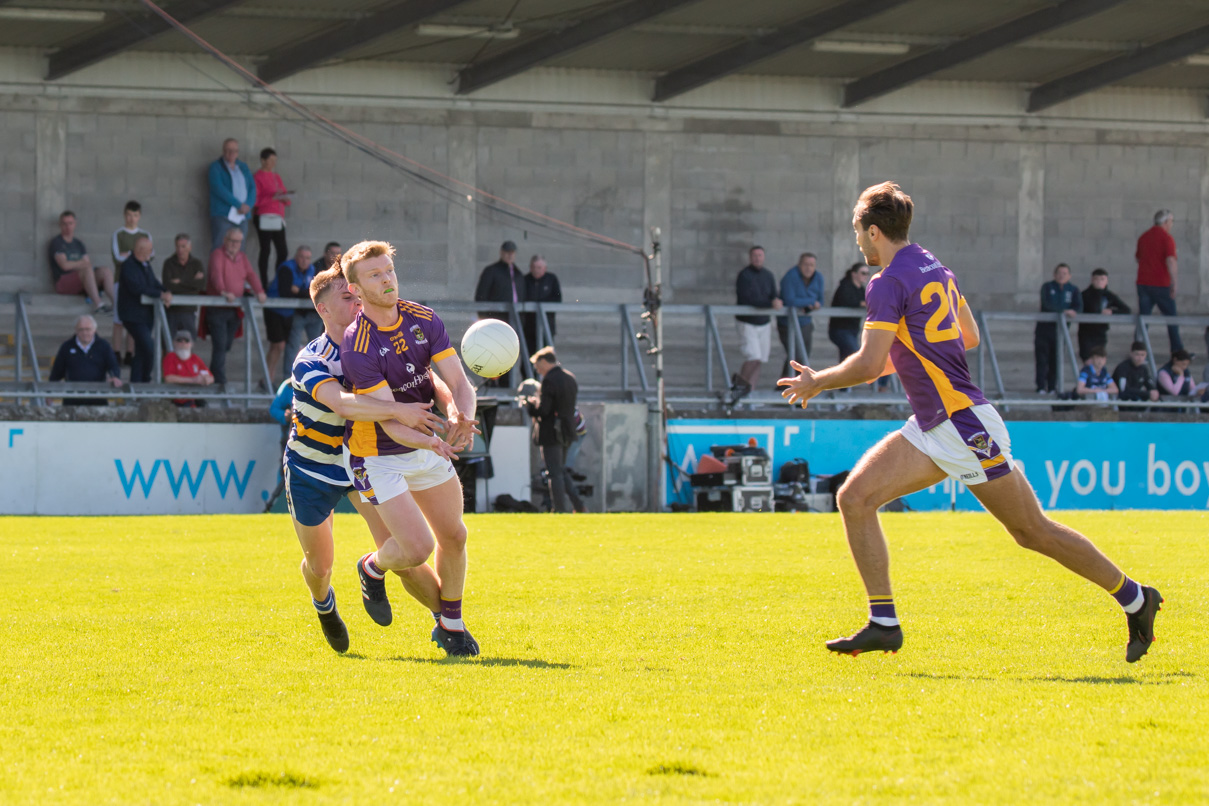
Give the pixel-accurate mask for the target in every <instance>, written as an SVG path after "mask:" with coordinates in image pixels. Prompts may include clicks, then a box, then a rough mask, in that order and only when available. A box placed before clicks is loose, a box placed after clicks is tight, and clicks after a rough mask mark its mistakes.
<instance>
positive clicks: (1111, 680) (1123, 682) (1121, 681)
mask: <svg viewBox="0 0 1209 806" xmlns="http://www.w3.org/2000/svg"><path fill="white" fill-rule="evenodd" d="M1189 677H1192V678H1196V677H1200V675H1197V674H1194V673H1193V672H1162V673H1160V674H1157V675H1154V676H1152V677H1142V676H1138V677H1132V676H1129V675H1117V676H1116V677H1102V676H1100V675H1085V676H1082V677H1061V676H1039V677H1020V678H1017V679H1018V680H1027V681H1031V682H1038V683H1090V684H1092V685H1097V686H1100V685H1108V686H1169V685H1171V684H1172V683H1177V682H1179V681H1180V680H1182V679H1185V678H1189Z"/></svg>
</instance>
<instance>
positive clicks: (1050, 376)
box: [1033, 263, 1083, 394]
mask: <svg viewBox="0 0 1209 806" xmlns="http://www.w3.org/2000/svg"><path fill="white" fill-rule="evenodd" d="M1041 310H1042V312H1043V313H1064V314H1065V316H1066V319H1067V320H1070V319H1073V318H1074V317H1075V315H1076V314H1078V313H1080V312H1081V311H1082V310H1083V296H1082V294H1080V293H1079V289H1078V288H1076V287H1075V284H1074V283H1072V282H1071V281H1070V266H1068V265H1066V264H1065V263H1059V264H1058V265H1057V266H1055V267H1054V279H1053V280H1050V281H1049V282H1048V283H1045V284H1044V285H1042V286H1041ZM1033 355H1034V357H1035V358H1036V359H1037V376H1036V377H1037V393H1038V394H1052V393H1053V392H1054V391H1055V387H1056V386H1057V383H1058V361H1059V360H1060V359H1059V358H1058V326H1057V325H1056V324H1055V323H1054V322H1052V321H1051V322H1038V323H1037V329H1036V330H1035V331H1033Z"/></svg>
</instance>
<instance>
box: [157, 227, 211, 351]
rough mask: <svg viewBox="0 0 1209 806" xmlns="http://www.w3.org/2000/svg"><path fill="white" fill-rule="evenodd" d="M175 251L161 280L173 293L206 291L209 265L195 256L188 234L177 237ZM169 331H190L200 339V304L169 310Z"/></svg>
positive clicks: (179, 306)
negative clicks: (198, 329)
mask: <svg viewBox="0 0 1209 806" xmlns="http://www.w3.org/2000/svg"><path fill="white" fill-rule="evenodd" d="M175 245H176V250H175V251H174V252H173V253H172V254H171V255H169V256H168V259H167V260H165V261H164V268H163V270H162V271H161V274H160V277H161V282H162V283H163V285H164V290H165V291H171V292H172V293H173V294H194V295H196V294H204V293H206V267H205V265H204V264H203V263H202V262H201V261H200V260H198V259H197V258H196V257H194V256H193V241H192V240H191V239H190V238H189V235H188V234H187V233H184V232H182V233H181V234H179V235H177V236H176V241H175ZM167 313H168V330H169V331H171V332H172V333H175V332H177V331H178V330H187V331H189V334H190V335H191V336H193V338H195V339H196V338H197V306H196V305H173V306H172V307H171V308H169V309H168V311H167Z"/></svg>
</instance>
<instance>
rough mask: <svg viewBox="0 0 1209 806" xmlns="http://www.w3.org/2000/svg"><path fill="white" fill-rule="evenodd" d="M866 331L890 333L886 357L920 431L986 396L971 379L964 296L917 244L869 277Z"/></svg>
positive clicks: (902, 250)
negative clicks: (961, 322) (960, 319)
mask: <svg viewBox="0 0 1209 806" xmlns="http://www.w3.org/2000/svg"><path fill="white" fill-rule="evenodd" d="M865 301H866V305H867V306H868V314H867V315H866V317H865V329H866V330H889V331H891V332H892V333H894V335H895V339H894V344H892V345H891V347H890V360H891V361H892V362H893V363H894V369H895V370H896V371H897V372H898V377H899V378H900V379H901V380H902V384H903V390H904V391H906V393H907V402H908V403H910V404H911V410H912V411H913V412H915V419H916V421H917V422H918V423H919V427H920V429H921V430H924V431H927V430H929V429H931V428H935V427H936V426H937V425H939V424H940V423H942V422H944V421H945V420H946V419H948V418H949V417H951V416H952V415H953V413H954V412H958V411H961V410H962V409H968V408H970V407H971V406H977V405H981V404H983V403H986V402H987V400H986V398H985V397H983V395H982V390H981V389H979V388H978V387H977V386H975V385H974V381H973V380H972V379H971V378H970V366H969V364H967V363H966V351H965V345H964V343H963V341H962V338H961V328H960V327H959V326H958V323H957V314H958V311H959V310H960V309H961V306H962V305H965V304H966V301H965V297H963V296H962V295H961V291H959V290H958V288H957V278H956V277H954V276H953V272H951V271H949V270H948V269H947V268H945V267H944V266H942V265H941V264H940V261H939V260H937V259H936V258H935V257H933V255H932V253H931V252H929V251H928V250H926V249H924V248H923V247H922V246H920V245H919V244H911V245H909V246H906V247H904V248H903V249H901V250H899V252H898V254H897V255H895V256H894V260H892V261H890V265H889V266H887V267H886V268H885V269H884V270H882V271H881V272H879V273H878V274H877V275H875V276H874V277H873V279H871V280H870V281H869V288H868V289H867V290H866V292H865Z"/></svg>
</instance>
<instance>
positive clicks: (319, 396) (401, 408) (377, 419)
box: [314, 378, 445, 447]
mask: <svg viewBox="0 0 1209 806" xmlns="http://www.w3.org/2000/svg"><path fill="white" fill-rule="evenodd" d="M332 380H333V382H332V383H322V384H320V385H319V386H317V387H315V394H314V397H315V400H317V401H318V402H320V403H322V404H323V405H325V406H327V407H328V408H329V409H331V410H332V411H333V412H335V413H336V414H339V415H340V416H341V417H343V418H344V419H346V420H357V421H361V422H371V423H386V422H390V421H392V420H393V421H396V422H398V423H399V424H400V425H401V426H404V427H406V428H408V429H411V430H414V431H416V432H417V433H420V434H432V433H434V432H438V431H443V430H444V428H445V426H444V423H442V422H441V418H440V417H438V416H437V415H436V414H434V413H433V412H432V411H430V409H431V408H432V404H431V403H396V402H395V399H394V398H393V397H392V396H391V395H390V390H389V389H386V390H384V391H385V392H386V397H384V398H378V397H377V396H375V395H357V394H353V393H351V392H348V391H345V390H344V389H343V388H341V386H340V384H339V383H335V382H334V381H335V379H334V378H333V379H332ZM384 427H385V426H384ZM396 441H398V440H396ZM399 444H401V445H403V444H408V443H402V442H400V443H399ZM409 447H416V446H414V445H409Z"/></svg>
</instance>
